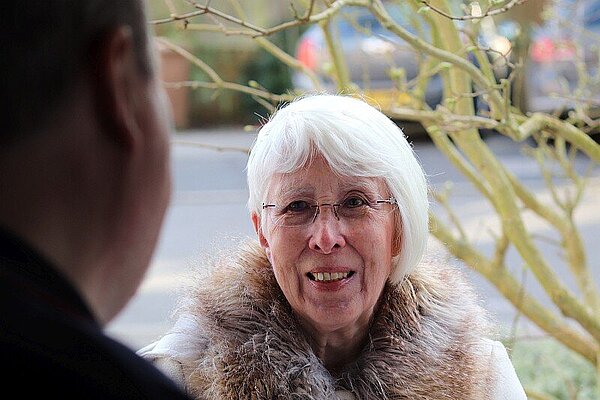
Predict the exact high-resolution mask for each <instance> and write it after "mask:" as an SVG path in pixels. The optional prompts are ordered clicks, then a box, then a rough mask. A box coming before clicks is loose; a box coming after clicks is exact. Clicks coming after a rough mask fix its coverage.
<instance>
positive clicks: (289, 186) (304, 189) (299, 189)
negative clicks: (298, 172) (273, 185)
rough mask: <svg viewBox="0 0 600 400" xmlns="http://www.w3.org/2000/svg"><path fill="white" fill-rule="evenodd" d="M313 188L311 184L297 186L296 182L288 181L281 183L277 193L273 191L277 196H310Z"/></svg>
mask: <svg viewBox="0 0 600 400" xmlns="http://www.w3.org/2000/svg"><path fill="white" fill-rule="evenodd" d="M314 192H315V190H314V188H313V187H312V186H298V182H295V181H290V182H286V183H284V184H282V185H281V187H280V188H279V191H278V193H275V195H276V196H277V197H283V198H289V197H297V196H312V195H314Z"/></svg>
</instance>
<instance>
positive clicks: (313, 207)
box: [262, 196, 398, 227]
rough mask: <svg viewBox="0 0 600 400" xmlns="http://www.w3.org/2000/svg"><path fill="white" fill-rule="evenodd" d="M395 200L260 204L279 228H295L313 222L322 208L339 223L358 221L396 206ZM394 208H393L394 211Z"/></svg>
mask: <svg viewBox="0 0 600 400" xmlns="http://www.w3.org/2000/svg"><path fill="white" fill-rule="evenodd" d="M397 204H398V202H397V201H396V199H395V198H393V197H390V198H388V199H381V200H375V201H368V200H365V199H364V198H362V197H358V196H350V197H347V198H345V199H344V200H342V201H340V202H338V203H321V204H319V203H316V202H313V201H309V200H294V201H292V202H290V203H288V204H287V205H285V206H282V205H279V204H268V203H262V208H263V210H270V211H269V215H270V216H271V219H272V221H273V222H274V223H275V224H276V225H279V226H287V227H296V226H304V225H309V224H312V223H313V222H315V220H316V219H317V217H318V216H319V214H320V213H321V208H322V207H331V209H332V211H333V214H334V216H335V218H336V219H337V220H338V221H339V220H340V219H343V220H344V221H359V220H361V219H363V218H365V217H366V216H368V215H369V214H370V213H381V212H383V211H385V207H386V206H387V205H392V206H397ZM395 208H396V207H393V208H392V210H393V209H395Z"/></svg>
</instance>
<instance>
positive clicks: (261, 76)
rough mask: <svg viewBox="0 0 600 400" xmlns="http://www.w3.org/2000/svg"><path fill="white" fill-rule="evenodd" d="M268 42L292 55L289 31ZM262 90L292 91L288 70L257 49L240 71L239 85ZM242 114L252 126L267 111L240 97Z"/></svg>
mask: <svg viewBox="0 0 600 400" xmlns="http://www.w3.org/2000/svg"><path fill="white" fill-rule="evenodd" d="M269 40H270V41H271V42H273V43H274V44H275V45H276V46H278V47H279V48H281V49H282V50H283V51H285V52H286V53H288V54H293V53H294V48H293V47H294V45H295V41H296V40H295V38H290V35H289V31H284V32H279V33H277V34H275V35H273V36H271V37H269ZM250 81H253V83H252V85H256V87H259V88H263V89H265V90H267V91H269V92H271V93H277V94H281V93H286V92H288V91H291V90H292V78H291V71H290V69H289V68H288V67H287V66H286V65H285V64H284V63H282V62H281V61H279V60H277V59H276V58H275V57H274V56H273V55H272V54H270V53H268V52H266V51H264V50H262V49H257V51H256V53H254V54H253V56H252V58H250V59H249V60H248V62H247V63H246V65H244V67H243V69H242V71H241V78H240V83H242V84H246V85H249V83H250ZM242 107H243V112H244V113H245V114H246V115H247V116H249V117H250V118H249V120H248V121H246V122H247V123H251V124H254V123H256V122H257V121H258V120H259V119H260V118H259V117H258V116H259V115H260V116H266V115H267V114H268V111H267V110H266V109H265V108H264V107H263V106H261V105H260V104H259V103H257V102H256V101H255V100H254V99H253V98H252V97H250V96H243V97H242Z"/></svg>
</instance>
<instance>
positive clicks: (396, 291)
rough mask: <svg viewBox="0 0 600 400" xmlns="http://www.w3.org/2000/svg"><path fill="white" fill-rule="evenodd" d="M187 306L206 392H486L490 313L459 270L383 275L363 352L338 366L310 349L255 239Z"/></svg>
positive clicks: (391, 395)
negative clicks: (386, 279)
mask: <svg viewBox="0 0 600 400" xmlns="http://www.w3.org/2000/svg"><path fill="white" fill-rule="evenodd" d="M188 300H189V302H188V303H187V304H186V305H185V306H184V309H183V311H184V313H185V314H187V315H191V316H192V317H193V318H194V319H195V320H196V323H197V326H200V327H201V331H200V332H193V333H192V334H193V335H195V336H196V338H200V341H199V342H198V343H200V344H198V345H197V353H196V357H193V358H192V359H191V360H190V361H189V362H188V363H187V364H185V365H184V371H185V374H186V380H187V386H188V389H189V390H190V392H191V393H192V394H193V395H195V396H197V397H199V398H206V399H237V398H244V399H307V400H308V399H315V400H320V399H334V398H336V395H335V391H336V390H347V391H350V392H352V393H354V394H355V395H356V397H357V398H358V399H411V400H426V399H436V400H439V399H448V400H449V399H453V400H454V399H463V400H467V399H485V398H488V395H487V394H486V392H485V390H486V388H487V387H489V381H490V379H491V378H492V377H491V376H489V375H490V373H489V372H488V367H486V365H487V364H486V361H487V360H485V359H482V358H483V357H481V356H479V355H478V354H477V351H476V348H477V345H478V343H480V342H481V338H482V337H483V335H484V331H483V330H484V329H485V328H486V327H487V323H486V321H485V318H484V316H483V313H482V310H481V308H480V307H479V306H478V305H477V303H476V300H475V297H474V295H473V293H472V291H471V290H470V288H469V287H468V286H467V285H466V284H465V283H464V281H463V280H462V278H461V275H460V273H459V271H457V270H455V269H453V268H450V267H448V266H441V265H437V266H431V265H427V264H422V265H420V266H419V267H418V268H417V269H416V270H415V271H414V272H413V273H412V274H411V275H410V276H408V277H407V278H406V279H405V280H404V281H403V282H402V284H400V285H387V287H386V288H385V291H384V294H383V299H382V300H383V301H382V303H381V306H380V308H379V309H378V311H377V314H376V316H375V319H374V321H373V324H372V326H371V330H370V332H369V341H368V344H367V345H366V346H365V348H364V350H363V352H362V354H361V356H360V357H359V359H358V360H357V361H356V362H355V363H354V364H353V365H351V366H349V367H348V368H347V369H346V370H345V371H344V372H343V373H341V374H339V375H336V376H332V375H331V374H330V373H329V372H328V371H327V369H325V367H324V366H323V364H322V363H321V362H320V360H319V359H318V358H317V357H316V356H315V354H314V353H313V351H312V349H311V347H310V345H309V344H308V342H307V340H306V339H305V337H304V336H303V335H302V331H301V329H300V327H299V324H298V322H297V321H296V319H295V318H294V315H293V313H292V311H291V307H290V306H289V304H288V302H287V301H286V299H285V297H284V295H283V293H282V292H281V290H280V289H279V286H278V285H277V282H276V280H275V277H274V275H273V273H272V270H271V266H270V264H269V262H268V260H267V258H266V256H265V254H264V252H263V250H262V249H261V248H260V247H259V246H258V244H256V243H254V244H250V245H248V247H247V248H245V249H243V250H242V251H241V252H240V254H238V255H233V256H231V257H228V259H227V260H225V261H221V262H219V263H218V265H215V266H214V268H213V271H212V272H211V273H210V275H209V276H208V277H205V278H203V279H201V280H200V281H199V282H198V283H197V284H195V285H194V286H193V289H192V291H191V293H190V296H189V297H188Z"/></svg>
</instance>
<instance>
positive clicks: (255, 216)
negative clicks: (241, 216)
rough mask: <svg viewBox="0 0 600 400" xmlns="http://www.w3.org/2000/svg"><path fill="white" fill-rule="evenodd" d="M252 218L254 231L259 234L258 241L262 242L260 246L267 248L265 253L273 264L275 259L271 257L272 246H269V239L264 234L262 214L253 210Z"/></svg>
mask: <svg viewBox="0 0 600 400" xmlns="http://www.w3.org/2000/svg"><path fill="white" fill-rule="evenodd" d="M250 218H251V219H252V225H253V226H254V231H255V232H256V235H257V236H258V242H259V243H260V246H261V247H262V248H263V249H264V250H265V254H266V255H267V258H268V259H269V262H270V263H271V264H273V259H272V258H271V247H270V246H269V241H268V240H267V238H266V237H265V235H264V234H263V229H262V225H261V221H260V215H258V214H257V213H255V212H253V213H252V214H251V216H250Z"/></svg>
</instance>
